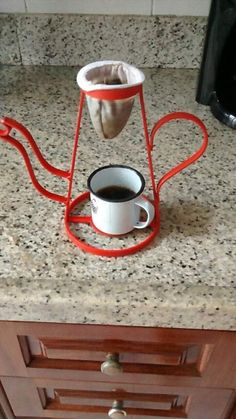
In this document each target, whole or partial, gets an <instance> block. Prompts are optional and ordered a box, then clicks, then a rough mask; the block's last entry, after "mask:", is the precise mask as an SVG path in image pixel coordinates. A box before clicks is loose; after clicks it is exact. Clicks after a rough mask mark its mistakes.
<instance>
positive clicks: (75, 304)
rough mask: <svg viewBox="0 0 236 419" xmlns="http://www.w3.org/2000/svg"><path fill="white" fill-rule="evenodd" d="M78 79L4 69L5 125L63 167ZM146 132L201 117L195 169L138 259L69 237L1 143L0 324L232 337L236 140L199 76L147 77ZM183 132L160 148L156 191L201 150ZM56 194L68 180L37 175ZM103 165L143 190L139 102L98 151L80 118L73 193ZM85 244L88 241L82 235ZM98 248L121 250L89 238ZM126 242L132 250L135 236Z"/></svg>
mask: <svg viewBox="0 0 236 419" xmlns="http://www.w3.org/2000/svg"><path fill="white" fill-rule="evenodd" d="M77 71H78V69H77V68H69V67H31V66H28V67H21V66H2V67H1V68H0V75H1V76H0V96H1V101H0V114H1V115H7V116H10V117H12V118H15V119H16V120H18V121H20V122H22V123H24V124H25V125H26V126H27V127H28V129H29V130H30V131H31V133H32V134H33V136H34V138H35V139H36V140H37V142H38V145H39V146H40V148H41V151H42V152H43V154H44V155H45V156H46V158H47V159H48V161H50V162H51V163H52V164H54V165H56V166H58V167H60V168H63V169H68V168H69V159H70V155H71V150H72V144H73V132H74V128H75V119H76V109H77V102H78V97H79V89H78V88H77V86H76V82H75V78H76V73H77ZM145 75H146V81H145V85H144V92H145V105H146V110H147V115H148V124H149V127H150V128H151V127H152V126H153V124H154V123H155V122H156V121H157V120H158V119H159V118H160V117H161V116H163V115H164V114H166V113H168V112H172V111H179V110H181V111H188V112H192V113H194V114H196V115H197V116H198V117H200V118H201V119H202V120H203V122H204V123H205V125H206V126H207V129H208V132H209V147H208V149H207V152H206V153H205V155H204V157H202V158H201V159H200V160H199V161H198V162H197V163H196V164H194V165H192V166H191V167H190V168H188V169H186V170H185V171H184V172H183V173H181V174H179V175H177V176H176V177H175V178H174V179H173V180H170V181H169V182H167V183H166V184H165V185H164V186H163V189H162V191H161V229H160V234H159V235H158V237H157V238H156V239H155V240H154V242H152V243H151V245H149V246H148V247H147V248H146V249H144V250H143V251H141V252H139V253H136V254H134V255H132V256H127V257H123V258H117V259H116V258H104V257H97V256H93V255H90V254H87V253H84V252H83V251H81V250H80V249H78V248H76V247H75V246H74V245H73V244H72V243H71V242H70V241H69V240H68V238H67V235H66V233H65V231H64V226H63V212H64V208H63V205H62V204H59V203H57V202H53V201H50V200H48V199H46V198H44V197H43V196H41V195H39V194H38V193H37V192H36V190H35V189H34V188H33V186H32V184H31V182H30V181H29V179H28V175H27V172H26V169H25V167H24V164H23V161H22V158H21V156H20V155H19V154H18V153H17V151H16V150H15V149H13V148H11V147H10V146H9V145H7V144H4V143H2V142H1V143H0V150H1V151H0V179H1V188H0V199H1V208H0V232H1V234H0V319H1V320H28V321H49V322H50V321H55V322H72V323H73V322H78V323H103V324H124V325H144V326H163V327H181V328H185V327H186V328H207V329H224V330H232V329H235V328H236V309H235V301H236V293H235V282H234V281H235V277H236V271H235V265H236V264H235V257H234V256H233V251H234V249H235V248H234V247H233V237H234V238H235V234H234V233H233V229H234V228H235V216H234V214H233V203H234V196H233V192H234V177H233V171H234V168H235V156H234V155H233V150H234V149H235V147H234V142H235V132H234V131H233V130H231V129H229V128H227V127H225V126H224V125H222V124H220V123H219V122H218V121H217V120H216V119H214V117H213V116H212V115H211V113H210V111H209V108H208V107H205V106H202V105H199V104H197V103H196V102H195V92H196V85H197V76H198V73H197V70H189V69H185V70H182V69H152V70H149V69H145ZM200 141H201V137H200V135H199V134H198V130H197V129H194V128H192V126H191V124H190V123H189V122H181V123H176V122H173V123H171V124H169V125H168V126H166V127H163V129H162V130H161V132H160V133H159V135H158V136H157V137H156V145H155V149H154V152H153V158H154V162H155V173H156V178H157V180H158V179H159V178H160V176H161V175H162V174H163V173H165V171H167V170H168V169H169V168H170V167H171V166H173V165H175V163H177V162H179V161H181V159H183V158H184V157H186V156H187V155H189V154H190V153H191V152H193V151H194V149H196V147H197V146H198V145H199V144H200ZM33 162H34V166H35V173H36V176H37V177H38V179H39V180H40V182H41V183H42V184H43V185H44V186H46V187H48V188H49V189H51V190H55V191H56V192H58V193H62V194H63V193H64V194H65V191H66V189H65V181H61V180H60V179H57V178H55V177H53V176H50V174H48V173H46V171H44V170H42V169H40V168H39V167H38V166H37V164H36V163H35V160H34V159H33ZM109 163H123V164H129V165H130V166H132V167H135V168H137V169H139V170H140V171H141V172H142V173H143V175H144V177H145V178H146V180H147V188H146V193H147V194H148V190H149V189H150V185H149V182H148V168H147V161H146V154H145V149H144V142H143V131H142V127H141V121H140V111H139V106H138V102H137V103H136V104H135V107H134V109H133V112H132V115H131V118H130V120H129V122H128V124H127V126H126V128H125V129H124V131H123V133H122V134H121V135H120V136H119V137H118V138H116V139H114V140H100V139H98V137H97V135H96V134H95V132H94V130H93V128H92V126H91V123H90V119H89V117H88V113H87V110H85V113H84V118H83V124H82V129H81V137H80V145H79V153H78V159H77V165H76V176H75V178H76V181H75V187H74V193H75V194H76V192H77V193H78V192H79V191H84V190H86V179H87V177H88V175H89V174H90V173H91V172H92V171H93V170H94V168H97V167H99V166H102V165H104V164H109ZM87 233H88V234H87ZM82 234H84V237H85V236H86V234H87V236H86V237H89V240H91V241H93V240H95V241H96V242H97V243H99V244H100V245H102V244H105V245H106V246H112V245H113V244H114V243H115V245H118V244H120V245H121V246H122V245H124V243H125V242H124V238H119V239H117V238H114V239H107V238H105V237H104V236H99V235H94V234H93V233H92V232H91V230H90V231H88V232H86V231H85V232H83V233H82ZM125 240H128V241H130V242H131V241H132V240H135V238H134V235H133V234H130V235H129V238H128V239H125Z"/></svg>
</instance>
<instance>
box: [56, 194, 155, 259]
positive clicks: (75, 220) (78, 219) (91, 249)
mask: <svg viewBox="0 0 236 419" xmlns="http://www.w3.org/2000/svg"><path fill="white" fill-rule="evenodd" d="M88 200H89V192H87V191H86V192H83V193H82V194H80V195H79V196H77V198H75V199H74V200H73V201H71V203H70V204H69V205H68V206H67V211H66V213H65V219H64V222H65V229H66V232H67V235H68V237H69V239H70V240H71V241H72V242H73V243H74V244H75V245H76V246H78V247H79V248H80V249H82V250H84V251H85V252H88V253H92V254H93V255H97V256H106V257H120V256H127V255H131V254H133V253H136V252H138V251H139V250H141V249H142V248H144V247H146V246H147V245H148V244H149V243H151V242H152V241H153V240H154V238H155V237H156V235H157V234H158V232H159V227H160V220H159V213H158V212H157V210H156V215H155V218H154V220H153V221H152V223H151V224H150V226H149V227H148V228H149V229H150V233H149V234H148V236H147V237H145V239H144V240H140V241H139V242H138V243H136V244H135V245H131V246H127V247H124V248H121V249H119V248H116V249H104V248H103V247H97V246H93V245H91V244H89V243H88V242H87V241H85V240H84V239H82V238H81V237H79V236H78V235H77V234H76V233H75V232H73V231H72V229H71V227H72V225H73V224H81V225H82V224H87V225H89V226H90V227H91V228H92V229H93V230H94V231H95V232H96V233H97V232H98V231H97V230H96V228H95V227H94V226H93V223H92V217H91V216H86V215H85V216H83V215H81V216H80V215H72V212H73V210H74V209H75V207H76V206H77V205H80V204H83V203H85V202H86V201H88ZM134 231H135V230H133V232H132V234H133V233H134ZM137 232H138V230H137ZM104 235H106V234H104ZM106 236H107V237H112V236H110V235H106Z"/></svg>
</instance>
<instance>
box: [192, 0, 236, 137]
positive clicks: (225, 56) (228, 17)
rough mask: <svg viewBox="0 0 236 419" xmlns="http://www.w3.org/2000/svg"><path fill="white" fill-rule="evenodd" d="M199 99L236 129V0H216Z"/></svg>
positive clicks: (212, 8) (222, 120)
mask: <svg viewBox="0 0 236 419" xmlns="http://www.w3.org/2000/svg"><path fill="white" fill-rule="evenodd" d="M196 100H197V102H198V103H202V104H204V105H209V106H210V109H211V111H212V113H213V115H214V116H215V117H216V118H217V119H219V120H220V121H221V122H223V123H224V124H226V125H228V126H230V127H231V128H234V129H236V0H212V2H211V8H210V13H209V18H208V25H207V32H206V38H205V44H204V51H203V57H202V63H201V68H200V74H199V81H198V87H197V96H196Z"/></svg>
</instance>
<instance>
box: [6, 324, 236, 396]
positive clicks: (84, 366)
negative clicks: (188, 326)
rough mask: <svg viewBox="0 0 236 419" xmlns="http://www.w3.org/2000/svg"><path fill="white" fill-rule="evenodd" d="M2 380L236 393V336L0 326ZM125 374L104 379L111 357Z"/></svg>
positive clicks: (143, 329) (158, 330)
mask: <svg viewBox="0 0 236 419" xmlns="http://www.w3.org/2000/svg"><path fill="white" fill-rule="evenodd" d="M0 336H4V338H3V339H1V340H0V375H2V376H19V377H29V378H30V377H32V378H34V377H41V378H43V377H44V378H52V379H53V378H55V379H69V380H78V379H80V380H93V381H106V380H109V381H114V382H118V381H119V382H120V383H124V382H127V383H128V382H133V383H135V382H139V383H146V384H147V385H148V384H156V385H171V384H173V382H174V383H175V385H181V386H187V385H191V386H193V387H197V386H202V387H216V388H217V387H220V388H236V333H233V332H217V331H201V330H200V331H198V330H183V329H161V328H155V327H153V328H146V327H125V326H99V325H71V324H49V323H47V324H45V323H24V322H8V323H6V322H0ZM109 353H112V354H114V355H116V356H117V358H119V363H120V365H121V367H122V369H123V373H122V374H120V373H119V369H118V373H119V374H118V375H116V374H115V372H114V375H112V376H109V377H108V376H105V375H104V374H102V373H101V364H102V363H103V362H104V361H105V359H106V356H107V354H109Z"/></svg>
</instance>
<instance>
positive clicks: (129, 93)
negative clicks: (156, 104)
mask: <svg viewBox="0 0 236 419" xmlns="http://www.w3.org/2000/svg"><path fill="white" fill-rule="evenodd" d="M85 95H89V96H92V97H93V98H96V99H101V100H121V99H125V98H130V97H133V96H135V95H138V96H139V100H140V106H141V114H142V122H143V130H144V138H145V145H146V153H147V161H148V167H149V176H150V181H151V185H152V194H153V196H152V199H151V200H152V202H153V204H154V207H155V217H154V220H153V222H152V223H151V225H150V226H149V230H150V232H149V234H148V236H147V237H146V238H145V239H144V240H141V241H140V242H139V243H137V244H135V245H133V246H127V247H126V248H122V249H105V248H100V247H96V246H92V245H90V244H88V243H86V242H85V241H84V239H83V240H82V239H81V238H80V237H79V236H78V234H75V233H74V232H73V231H72V230H73V225H74V224H79V225H83V224H87V225H89V226H90V227H91V228H94V227H93V224H92V219H91V216H82V215H73V210H74V209H75V207H77V206H79V205H80V204H83V203H84V202H86V201H88V200H89V192H84V193H82V194H81V195H79V196H77V198H76V199H74V200H72V187H73V178H74V169H75V161H76V154H77V150H78V146H79V134H80V126H81V119H82V113H83V106H84V99H85ZM175 119H184V120H189V121H192V122H193V123H194V124H196V125H198V126H199V128H200V129H201V131H202V133H203V141H202V145H201V147H200V148H199V150H198V151H197V152H195V153H194V154H193V155H192V156H190V157H188V158H187V159H186V160H185V161H184V162H182V163H180V164H178V165H177V166H176V167H175V168H173V169H171V170H170V171H169V172H168V173H166V174H165V175H164V176H162V178H161V179H160V180H159V181H158V183H156V181H155V176H154V170H153V161H152V150H153V147H154V138H155V135H156V133H157V131H158V130H159V129H160V128H161V127H162V126H163V125H164V124H166V123H168V122H169V121H172V120H175ZM0 122H1V124H3V125H4V129H3V130H0V138H1V139H2V140H3V141H6V142H8V143H9V144H11V145H12V146H14V147H15V148H17V150H18V151H19V152H20V153H21V155H22V157H23V159H24V161H25V164H26V167H27V169H28V172H29V175H30V178H31V181H32V183H33V185H34V186H35V188H36V189H37V190H38V191H39V192H40V193H41V194H42V195H44V196H46V197H47V198H49V199H52V200H55V201H59V202H61V203H63V204H65V205H66V209H65V218H64V221H65V229H66V232H67V234H68V237H69V239H70V240H71V241H72V242H73V243H74V244H75V245H76V246H78V247H79V248H81V249H82V250H84V251H85V252H89V253H92V254H94V255H99V256H108V257H112V256H115V257H118V256H126V255H129V254H132V253H135V252H137V251H139V250H141V249H143V248H144V247H145V246H147V245H148V244H149V243H150V242H151V241H152V240H153V239H154V238H155V236H156V235H157V233H158V231H159V227H160V217H159V193H160V189H161V187H162V185H163V184H164V183H165V182H166V181H167V180H168V179H170V178H171V177H172V176H175V175H176V174H177V173H178V172H180V171H182V170H183V169H185V168H186V167H187V166H189V165H190V164H192V163H193V162H194V161H196V160H197V159H198V158H199V157H200V156H201V155H202V154H203V153H204V151H205V149H206V147H207V142H208V134H207V130H206V127H205V125H204V124H203V122H202V121H201V120H200V119H199V118H197V117H196V116H195V115H192V114H190V113H186V112H173V113H170V114H168V115H166V116H164V117H163V118H161V119H160V120H159V121H158V122H157V123H156V124H155V126H154V127H153V129H152V132H151V135H150V136H149V134H148V128H147V119H146V112H145V105H144V98H143V90H142V84H140V85H137V86H131V87H128V88H124V89H112V88H111V89H109V90H95V91H90V92H84V91H81V95H80V101H79V109H78V115H77V123H76V130H75V136H74V146H73V151H72V159H71V166H70V170H69V171H64V170H61V169H58V168H56V167H54V166H52V165H50V164H49V163H48V162H47V161H46V160H45V159H44V157H43V156H42V154H41V152H40V150H39V148H38V146H37V144H36V143H35V141H34V139H33V137H32V135H31V134H30V132H29V131H28V130H27V129H26V128H25V127H24V126H23V125H21V124H20V123H19V122H17V121H15V120H13V119H11V118H7V117H5V118H3V119H2V120H1V121H0ZM12 129H15V130H16V131H18V132H19V133H21V134H22V135H23V136H24V138H25V139H26V140H27V141H28V143H29V145H30V146H31V148H32V151H33V152H34V154H35V155H36V157H37V158H38V160H39V162H40V164H41V165H42V166H43V167H44V168H45V169H46V170H47V171H49V172H50V173H52V174H53V175H56V176H58V177H62V178H65V179H67V180H68V192H67V196H61V195H58V194H55V193H54V192H51V191H48V190H47V189H45V188H44V187H43V186H42V185H40V183H39V182H38V181H37V179H36V177H35V174H34V171H33V168H32V165H31V162H30V159H29V156H28V154H27V151H26V150H25V148H24V146H23V145H22V144H21V143H20V142H19V141H18V140H16V139H15V138H13V137H12V136H10V132H11V130H12ZM132 234H133V233H132ZM124 240H125V238H124Z"/></svg>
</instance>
